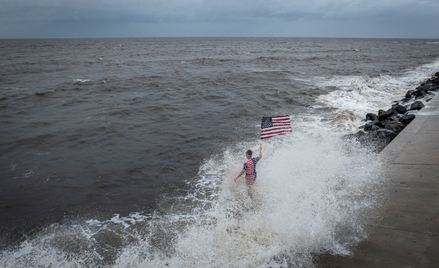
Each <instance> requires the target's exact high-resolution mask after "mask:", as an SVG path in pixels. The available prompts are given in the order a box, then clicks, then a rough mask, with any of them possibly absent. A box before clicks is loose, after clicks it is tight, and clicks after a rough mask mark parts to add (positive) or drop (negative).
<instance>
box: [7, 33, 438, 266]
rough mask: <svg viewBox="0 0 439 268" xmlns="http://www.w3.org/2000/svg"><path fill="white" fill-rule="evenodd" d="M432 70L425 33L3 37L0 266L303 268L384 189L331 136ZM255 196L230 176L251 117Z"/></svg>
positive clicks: (383, 182) (345, 249)
mask: <svg viewBox="0 0 439 268" xmlns="http://www.w3.org/2000/svg"><path fill="white" fill-rule="evenodd" d="M438 69H439V42H438V40H421V39H409V40H404V39H313V38H122V39H41V40H38V39H33V40H0V124H1V130H0V159H1V161H0V239H1V240H0V250H1V251H0V266H1V267H310V266H318V263H319V259H320V258H321V256H324V255H325V254H338V255H349V254H351V253H352V249H353V247H354V246H355V245H356V244H358V242H360V241H362V240H363V239H364V238H365V237H367V232H368V230H367V226H368V223H370V222H371V221H374V220H378V219H379V217H380V213H381V210H380V209H381V207H382V205H383V204H384V203H385V202H386V200H387V199H388V198H389V195H388V192H387V188H388V187H387V186H388V185H389V176H388V174H387V170H386V164H385V159H382V156H380V155H379V154H375V153H373V152H370V151H368V150H367V149H366V148H362V147H360V146H359V145H358V144H357V143H356V142H354V141H349V140H345V139H342V137H343V135H345V134H347V133H352V132H356V131H357V130H358V127H359V126H360V125H361V124H362V123H363V121H362V120H363V119H364V117H365V114H366V113H368V112H375V113H376V112H377V110H378V109H387V108H388V107H390V105H391V104H392V103H393V101H395V100H399V99H401V98H403V97H404V95H405V93H406V91H407V90H409V89H414V88H416V86H418V85H419V84H420V83H421V82H422V81H424V80H426V79H427V78H429V77H430V76H431V75H432V74H434V73H435V72H437V71H438ZM284 114H288V115H290V116H291V125H292V128H293V133H292V134H290V135H284V136H280V137H277V138H272V139H269V140H264V142H263V158H262V160H261V161H260V162H259V163H258V165H257V170H258V179H257V181H256V183H255V185H254V200H253V201H251V200H250V199H249V197H248V195H247V191H246V188H245V185H244V182H243V179H242V178H241V179H240V180H239V181H238V182H237V183H235V182H233V178H234V177H235V176H236V175H237V174H238V173H239V172H240V170H241V169H242V164H243V162H244V160H245V151H246V150H247V149H249V148H251V149H253V150H255V152H256V153H258V150H259V149H258V147H259V144H260V139H259V135H260V120H261V115H265V116H270V115H272V116H274V115H284Z"/></svg>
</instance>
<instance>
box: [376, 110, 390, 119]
mask: <svg viewBox="0 0 439 268" xmlns="http://www.w3.org/2000/svg"><path fill="white" fill-rule="evenodd" d="M392 114H393V109H389V110H387V111H385V112H382V113H381V114H380V115H379V116H378V119H379V120H381V121H382V120H385V119H387V118H388V117H389V116H391V115H392Z"/></svg>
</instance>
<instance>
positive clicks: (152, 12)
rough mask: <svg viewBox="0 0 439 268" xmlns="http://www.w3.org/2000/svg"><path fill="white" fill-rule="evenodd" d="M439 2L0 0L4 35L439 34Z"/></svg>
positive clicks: (231, 35) (311, 35) (337, 0)
mask: <svg viewBox="0 0 439 268" xmlns="http://www.w3.org/2000/svg"><path fill="white" fill-rule="evenodd" d="M438 18H439V0H0V38H59V37H61V38H64V37H162V36H166V37H168V36H170V37H174V36H175V37H180V36H191V37H192V36H197V37H198V36H200V37H204V36H215V37H218V36H221V37H229V36H230V37H238V36H242V37H250V36H256V37H265V36H266V37H274V36H279V37H377V38H439V19H438Z"/></svg>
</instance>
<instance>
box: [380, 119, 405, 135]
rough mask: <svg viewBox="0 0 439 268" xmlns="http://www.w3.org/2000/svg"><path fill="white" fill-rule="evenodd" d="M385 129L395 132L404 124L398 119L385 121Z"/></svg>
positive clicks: (401, 128)
mask: <svg viewBox="0 0 439 268" xmlns="http://www.w3.org/2000/svg"><path fill="white" fill-rule="evenodd" d="M384 128H385V129H389V130H392V131H395V132H396V133H399V132H401V130H403V129H404V128H405V125H404V124H403V123H401V122H400V121H389V122H387V124H386V126H385V127H384Z"/></svg>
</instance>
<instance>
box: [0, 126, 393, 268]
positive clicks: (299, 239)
mask: <svg viewBox="0 0 439 268" xmlns="http://www.w3.org/2000/svg"><path fill="white" fill-rule="evenodd" d="M305 122H306V123H305ZM315 122H319V121H318V120H316V121H314V122H312V121H309V120H306V121H297V122H294V124H295V129H296V130H297V131H296V132H294V133H293V134H292V135H288V136H283V137H280V138H275V139H272V140H271V141H269V143H267V144H265V145H264V147H263V158H262V160H261V161H260V162H259V163H258V166H257V169H258V179H257V182H256V183H255V185H254V200H253V202H252V201H251V200H250V198H249V197H248V195H247V191H246V187H245V185H244V180H243V179H242V178H241V179H240V180H239V181H238V183H235V182H233V178H234V177H235V176H236V174H237V173H239V171H240V170H241V168H242V163H243V162H244V159H245V157H244V154H243V152H244V151H245V149H246V148H248V147H254V149H255V151H256V152H258V148H257V147H258V146H257V142H255V143H253V144H248V143H246V144H238V145H235V146H233V147H231V148H230V149H229V150H226V151H225V152H224V153H223V155H221V156H212V158H211V159H209V160H208V161H206V162H205V163H203V164H202V165H201V167H200V171H199V178H198V179H197V180H194V181H188V183H189V184H191V186H192V190H191V192H190V193H188V194H187V195H184V196H168V197H164V198H163V199H162V200H161V201H160V202H159V209H158V211H157V212H156V213H154V214H151V215H144V214H142V213H133V214H131V215H130V216H128V217H120V216H119V215H115V216H114V217H113V218H112V219H110V220H107V221H97V220H93V219H89V220H87V221H83V222H79V223H78V222H75V223H73V222H72V223H64V224H53V225H51V226H49V227H47V228H46V229H45V230H44V231H42V232H41V233H39V234H38V235H36V236H35V237H30V238H29V239H28V240H27V241H26V242H24V243H22V244H21V245H20V247H19V248H18V249H15V250H11V251H5V252H2V253H1V254H2V255H1V258H0V266H2V267H37V266H40V265H41V266H46V267H47V266H51V265H52V266H57V267H62V266H64V267H94V266H104V267H105V266H108V267H163V266H165V265H166V266H169V267H281V266H283V267H285V266H287V265H289V266H306V267H309V266H313V265H314V261H315V257H316V256H318V255H319V254H323V253H331V254H340V255H347V254H349V253H350V249H351V246H353V245H355V244H356V243H357V242H358V241H361V240H362V239H364V237H365V236H366V232H365V226H366V223H367V222H368V220H370V219H372V218H373V217H372V216H373V215H375V214H374V213H375V212H376V211H377V209H378V208H379V206H380V204H381V201H382V198H383V197H384V191H383V189H384V188H383V187H382V186H383V185H384V184H385V180H384V177H385V176H384V173H385V169H384V168H383V166H382V161H381V160H380V158H379V156H377V155H374V154H371V153H370V152H367V151H365V149H362V148H360V147H359V146H358V145H357V144H356V143H355V142H351V141H346V140H343V139H340V136H339V135H337V134H331V130H330V129H325V128H324V127H322V126H321V125H317V124H315Z"/></svg>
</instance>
